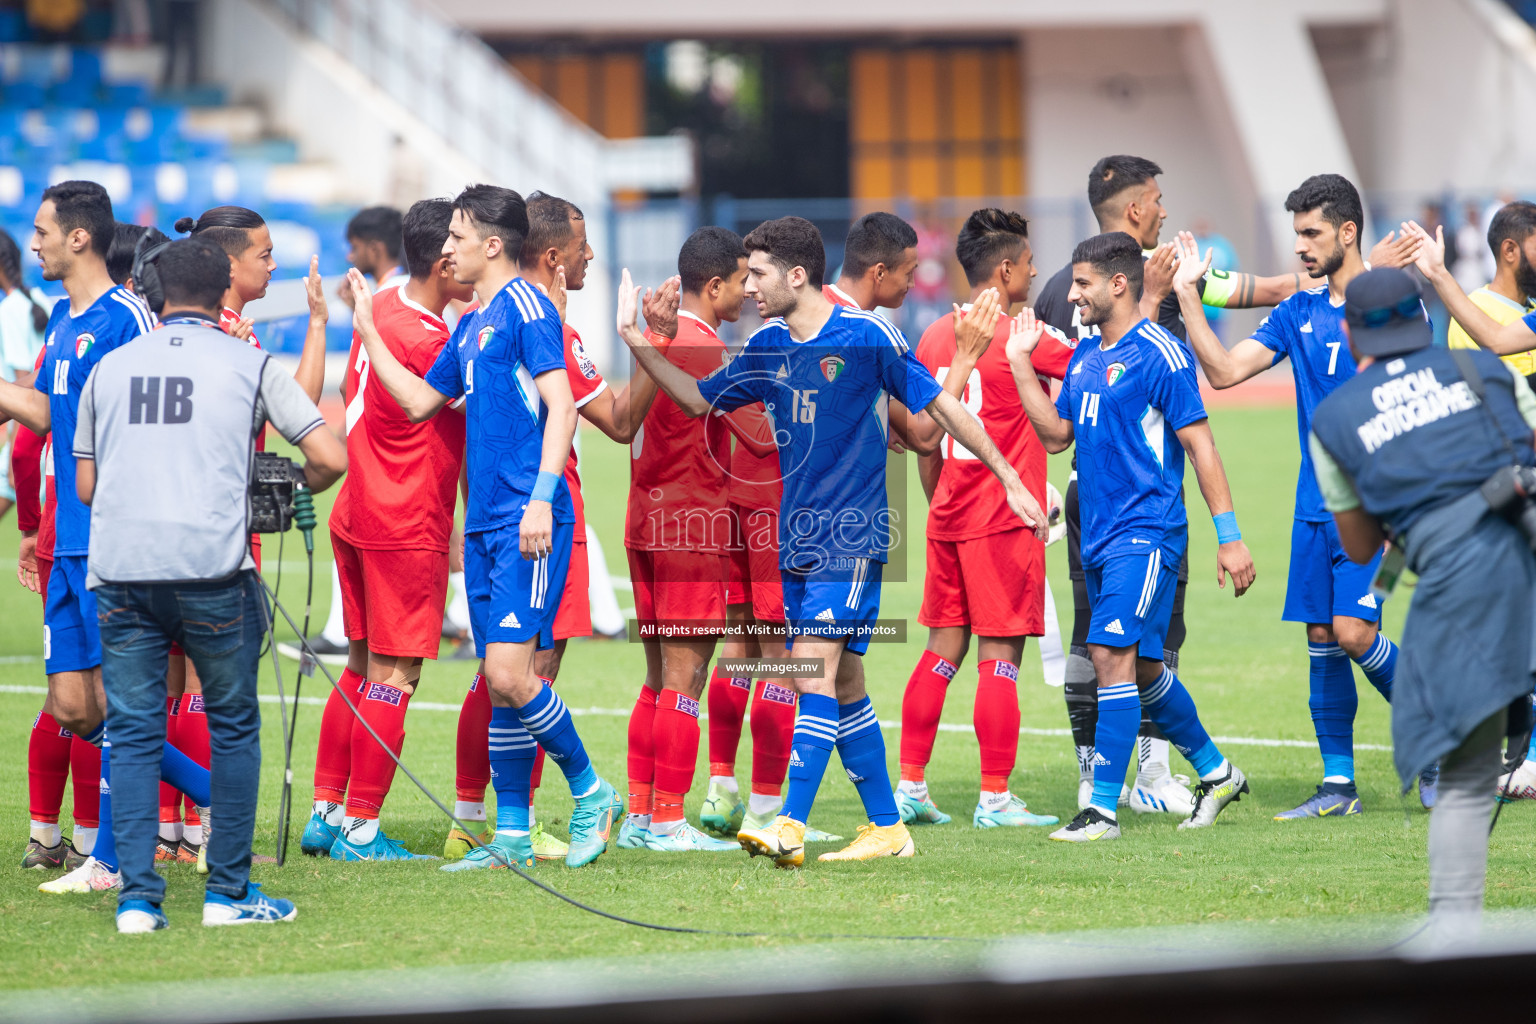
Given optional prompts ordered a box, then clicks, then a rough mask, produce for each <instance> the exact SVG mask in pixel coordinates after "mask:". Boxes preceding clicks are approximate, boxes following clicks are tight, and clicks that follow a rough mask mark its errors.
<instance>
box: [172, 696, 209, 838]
mask: <svg viewBox="0 0 1536 1024" xmlns="http://www.w3.org/2000/svg"><path fill="white" fill-rule="evenodd" d="M180 725H181V698H180V697H167V698H165V742H167V743H169V744H170V745H171V746H173V747H175V748H177V749H178V750H180V749H181V744H180V743H178V742H176V740H177V733H178V732H179V731H180V730H179V729H178V726H180ZM182 753H186V751H182ZM188 756H189V757H190V756H191V755H188ZM204 767H207V766H206V765H204ZM160 821H161V823H162V824H168V823H170V822H175V823H176V824H178V825H179V824H181V791H180V790H178V789H177V788H176V787H175V786H173V785H171V784H170V783H169V782H161V783H160Z"/></svg>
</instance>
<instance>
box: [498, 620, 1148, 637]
mask: <svg viewBox="0 0 1536 1024" xmlns="http://www.w3.org/2000/svg"><path fill="white" fill-rule="evenodd" d="M502 625H506V623H502ZM1104 632H1106V633H1113V634H1115V636H1125V628H1124V627H1122V626H1121V625H1120V620H1119V619H1116V620H1115V621H1114V622H1111V623H1110V624H1109V625H1107V626H1105V627H1104Z"/></svg>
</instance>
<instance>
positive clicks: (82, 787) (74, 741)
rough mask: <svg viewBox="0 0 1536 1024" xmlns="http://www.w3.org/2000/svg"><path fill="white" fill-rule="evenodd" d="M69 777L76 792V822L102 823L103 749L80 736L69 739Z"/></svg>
mask: <svg viewBox="0 0 1536 1024" xmlns="http://www.w3.org/2000/svg"><path fill="white" fill-rule="evenodd" d="M69 777H70V780H71V782H72V783H73V785H72V788H73V790H74V793H75V824H76V825H79V826H81V827H82V828H97V827H99V826H100V825H101V749H100V748H98V747H95V746H92V745H91V744H89V743H87V742H85V740H83V739H81V738H80V737H79V736H72V737H70V740H69Z"/></svg>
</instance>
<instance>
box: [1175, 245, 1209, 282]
mask: <svg viewBox="0 0 1536 1024" xmlns="http://www.w3.org/2000/svg"><path fill="white" fill-rule="evenodd" d="M1173 245H1174V249H1175V252H1176V254H1177V255H1178V260H1179V266H1178V269H1177V270H1175V271H1174V273H1173V286H1174V287H1175V288H1189V287H1193V286H1194V285H1196V284H1199V283H1200V279H1201V278H1202V277H1204V276H1205V273H1206V271H1208V270H1210V269H1211V258H1212V257H1213V256H1215V254H1216V250H1214V249H1207V250H1206V251H1205V259H1204V260H1202V259H1201V258H1200V244H1199V243H1198V242H1196V241H1195V236H1194V235H1192V234H1190V233H1189V232H1188V231H1180V232H1179V234H1178V238H1177V240H1176V241H1175V242H1174V243H1173Z"/></svg>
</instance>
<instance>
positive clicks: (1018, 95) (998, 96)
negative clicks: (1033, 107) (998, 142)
mask: <svg viewBox="0 0 1536 1024" xmlns="http://www.w3.org/2000/svg"><path fill="white" fill-rule="evenodd" d="M987 65H988V71H989V72H990V74H989V76H988V77H989V78H990V79H992V81H993V83H994V87H993V89H992V100H993V102H992V104H990V106H991V107H992V108H993V109H995V110H996V112H997V115H996V116H997V120H996V122H995V123H994V124H992V125H989V126H988V127H989V128H990V129H991V131H992V132H993V133H995V134H996V136H997V137H998V138H1000V139H1018V140H1021V141H1022V140H1023V138H1024V82H1023V76H1022V75H1021V74H1020V68H1019V51H1018V50H1017V49H1009V50H994V51H992V54H991V58H990V59H989V60H988V61H987Z"/></svg>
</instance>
